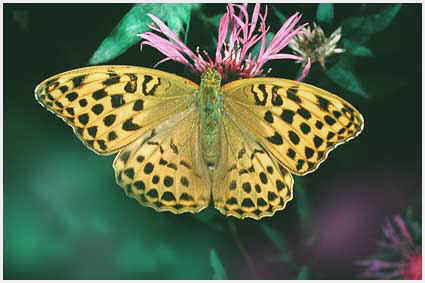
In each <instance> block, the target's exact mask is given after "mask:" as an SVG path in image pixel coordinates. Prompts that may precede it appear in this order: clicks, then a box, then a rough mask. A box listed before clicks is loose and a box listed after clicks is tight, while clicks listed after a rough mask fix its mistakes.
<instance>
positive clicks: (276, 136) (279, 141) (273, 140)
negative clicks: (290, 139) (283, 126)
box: [267, 132, 283, 145]
mask: <svg viewBox="0 0 425 283" xmlns="http://www.w3.org/2000/svg"><path fill="white" fill-rule="evenodd" d="M267 140H268V141H269V142H271V143H273V144H275V145H281V144H283V140H282V136H281V135H279V133H277V132H275V133H274V135H273V136H271V137H267Z"/></svg>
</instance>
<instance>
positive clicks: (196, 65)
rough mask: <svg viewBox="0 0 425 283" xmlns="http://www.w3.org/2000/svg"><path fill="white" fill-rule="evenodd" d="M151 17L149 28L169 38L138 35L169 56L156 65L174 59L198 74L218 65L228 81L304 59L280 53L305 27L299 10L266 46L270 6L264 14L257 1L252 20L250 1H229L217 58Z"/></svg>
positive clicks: (146, 43)
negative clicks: (193, 47) (284, 61)
mask: <svg viewBox="0 0 425 283" xmlns="http://www.w3.org/2000/svg"><path fill="white" fill-rule="evenodd" d="M236 9H237V10H239V13H238V15H236V12H235V10H236ZM148 16H149V17H150V18H151V19H152V20H153V22H154V23H153V24H151V25H150V26H149V27H150V28H151V29H152V30H154V31H156V32H158V33H160V34H162V35H165V36H166V37H167V39H166V38H164V37H162V36H159V35H157V34H156V33H153V32H145V33H142V34H138V36H139V37H141V38H142V39H143V40H142V42H141V47H142V46H143V45H150V46H152V47H154V48H156V49H158V50H159V51H160V52H161V53H163V54H164V55H165V56H166V57H165V58H164V59H162V60H160V61H159V62H158V63H157V64H156V65H155V66H157V65H159V64H161V63H163V62H165V61H168V60H174V61H177V62H180V63H182V64H184V65H186V66H188V67H189V68H190V69H191V70H192V71H194V72H198V73H203V72H204V71H205V70H206V69H207V68H215V69H216V70H217V71H218V72H219V73H220V74H221V76H222V79H223V80H224V81H228V80H229V79H231V78H249V77H257V76H261V75H263V74H264V73H268V72H270V70H268V71H267V72H265V71H264V69H263V67H264V64H265V63H266V62H267V61H269V60H274V59H292V60H296V61H302V60H304V58H302V57H300V56H296V55H293V54H288V53H279V52H280V51H281V50H282V49H283V48H285V47H286V46H287V45H288V43H289V42H290V41H291V39H293V38H294V37H295V36H296V35H297V34H298V33H299V32H300V31H301V30H302V28H303V27H304V26H305V24H304V25H301V26H298V27H296V28H295V26H296V24H297V23H298V22H299V20H300V18H301V15H300V14H299V13H295V14H294V15H292V16H291V17H290V18H289V19H287V20H286V21H285V23H284V24H283V25H282V27H281V28H280V29H279V31H278V32H277V33H276V35H275V36H274V37H273V39H272V40H271V41H270V43H269V44H268V45H267V46H266V37H267V33H268V31H269V28H270V27H269V26H267V25H266V17H267V6H266V8H265V11H264V14H261V13H260V4H256V5H255V7H254V11H253V14H252V17H251V19H250V18H249V15H248V10H247V4H242V5H236V4H228V5H227V11H226V13H225V14H224V15H223V17H222V18H221V19H220V24H219V28H218V36H217V49H216V52H215V60H213V59H212V58H211V57H210V56H209V54H208V53H207V52H206V51H203V55H201V54H200V52H199V47H198V48H197V50H196V54H195V53H194V52H193V51H192V50H190V49H189V48H188V47H187V46H186V45H185V44H184V43H183V42H182V41H181V40H180V39H179V38H178V36H177V35H176V34H175V33H174V32H172V31H171V30H170V29H169V28H168V27H167V25H165V24H164V23H163V22H162V21H161V20H160V19H158V18H157V17H155V16H154V15H152V14H148ZM258 42H259V43H260V50H259V53H258V55H256V56H255V55H253V54H252V53H251V52H250V49H251V48H252V47H254V46H255V44H256V43H258ZM310 65H311V64H310V60H308V62H307V63H306V64H305V66H304V69H303V71H302V74H301V75H300V77H299V78H298V80H302V79H303V78H304V77H305V76H306V75H307V73H308V71H309V69H310Z"/></svg>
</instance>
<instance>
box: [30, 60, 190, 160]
mask: <svg viewBox="0 0 425 283" xmlns="http://www.w3.org/2000/svg"><path fill="white" fill-rule="evenodd" d="M197 89H198V86H197V85H196V84H194V83H192V82H190V81H189V80H186V79H183V78H181V77H178V76H175V75H172V74H169V73H165V72H161V71H157V70H153V69H147V68H140V67H133V66H95V67H87V68H81V69H76V70H73V71H69V72H65V73H62V74H59V75H56V76H54V77H51V78H49V79H47V80H45V81H44V82H42V83H40V84H39V85H38V86H37V88H36V90H35V94H36V99H37V100H38V101H39V102H40V103H41V104H42V105H43V106H44V107H46V108H47V109H48V110H50V111H52V112H53V113H55V114H56V115H57V116H59V117H61V118H62V119H63V120H64V121H65V122H66V123H68V125H70V126H71V127H72V128H73V129H74V132H75V134H76V135H77V136H78V137H79V138H80V139H81V140H82V141H83V143H84V144H85V145H87V146H88V147H89V148H90V149H92V150H94V151H95V152H96V153H99V154H110V153H113V152H116V151H117V150H119V149H121V148H123V147H125V146H126V145H128V144H130V143H131V142H133V141H134V140H136V139H137V138H139V137H140V136H143V135H144V134H146V133H147V132H149V130H151V129H152V128H155V127H156V126H157V125H159V124H160V123H161V122H163V121H165V120H167V119H168V118H169V117H170V116H172V115H175V114H177V113H180V112H182V111H184V110H185V109H187V108H188V107H189V105H190V104H191V103H192V102H193V97H194V92H195V91H196V90H197Z"/></svg>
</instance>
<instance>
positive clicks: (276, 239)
mask: <svg viewBox="0 0 425 283" xmlns="http://www.w3.org/2000/svg"><path fill="white" fill-rule="evenodd" d="M260 227H261V228H262V230H263V231H264V234H266V236H267V238H269V240H270V241H271V242H272V243H273V244H274V245H275V247H276V248H277V249H278V250H279V253H280V254H279V256H277V257H273V258H270V260H271V261H279V262H284V263H287V264H290V265H293V264H294V262H295V261H294V260H293V259H292V253H291V251H290V250H289V249H288V243H287V241H286V240H285V237H284V236H283V235H281V234H279V232H278V231H276V230H275V229H273V228H272V227H270V226H269V225H267V224H265V223H261V226H260Z"/></svg>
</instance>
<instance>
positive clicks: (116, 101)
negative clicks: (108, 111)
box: [111, 94, 125, 108]
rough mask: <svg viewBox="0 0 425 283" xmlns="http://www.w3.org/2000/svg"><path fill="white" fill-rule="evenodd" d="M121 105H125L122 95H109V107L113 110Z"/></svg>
mask: <svg viewBox="0 0 425 283" xmlns="http://www.w3.org/2000/svg"><path fill="white" fill-rule="evenodd" d="M123 104H125V101H124V97H123V95H122V94H114V95H111V106H112V107H113V108H118V107H120V106H121V105H123Z"/></svg>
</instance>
